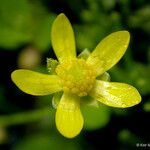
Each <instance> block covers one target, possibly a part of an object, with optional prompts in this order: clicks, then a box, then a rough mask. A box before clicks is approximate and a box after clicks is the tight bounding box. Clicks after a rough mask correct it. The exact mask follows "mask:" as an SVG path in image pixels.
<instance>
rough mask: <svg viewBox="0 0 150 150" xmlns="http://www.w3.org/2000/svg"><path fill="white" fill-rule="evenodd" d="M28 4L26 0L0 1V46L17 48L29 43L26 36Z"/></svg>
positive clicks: (28, 14)
mask: <svg viewBox="0 0 150 150" xmlns="http://www.w3.org/2000/svg"><path fill="white" fill-rule="evenodd" d="M29 12H30V11H29V4H28V2H27V0H21V1H17V0H11V1H9V0H5V1H0V20H1V21H0V33H1V36H0V46H1V47H3V48H6V49H12V48H17V47H18V46H20V45H21V44H24V43H27V42H28V41H30V35H29V34H28V33H29V31H28V27H29V26H28V25H29V24H28V20H29V16H30V13H29Z"/></svg>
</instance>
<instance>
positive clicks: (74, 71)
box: [55, 59, 96, 96]
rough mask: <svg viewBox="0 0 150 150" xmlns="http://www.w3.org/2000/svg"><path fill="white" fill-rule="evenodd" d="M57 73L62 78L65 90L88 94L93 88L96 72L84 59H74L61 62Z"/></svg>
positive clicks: (77, 93)
mask: <svg viewBox="0 0 150 150" xmlns="http://www.w3.org/2000/svg"><path fill="white" fill-rule="evenodd" d="M55 71H56V73H57V75H58V76H59V77H60V78H61V79H62V84H63V90H64V91H65V92H70V93H73V94H76V95H78V96H86V95H87V93H88V92H89V91H90V90H91V89H92V87H93V84H94V82H95V78H96V73H95V71H94V69H93V68H92V66H90V65H88V64H86V62H85V60H83V59H73V60H71V61H66V62H63V63H61V64H59V65H58V66H57V68H56V70H55Z"/></svg>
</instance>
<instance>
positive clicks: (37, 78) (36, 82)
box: [11, 69, 62, 95]
mask: <svg viewBox="0 0 150 150" xmlns="http://www.w3.org/2000/svg"><path fill="white" fill-rule="evenodd" d="M11 78H12V81H13V82H14V83H15V84H16V85H17V86H18V88H19V89H21V90H22V91H23V92H25V93H28V94H31V95H48V94H51V93H55V92H58V91H60V90H62V87H61V85H60V79H59V77H58V76H56V75H46V74H41V73H37V72H34V71H30V70H25V69H19V70H15V71H14V72H12V74H11Z"/></svg>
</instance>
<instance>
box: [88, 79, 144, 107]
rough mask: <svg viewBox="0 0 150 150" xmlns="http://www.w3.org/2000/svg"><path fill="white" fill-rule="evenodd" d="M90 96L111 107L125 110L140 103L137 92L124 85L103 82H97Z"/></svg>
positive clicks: (131, 87)
mask: <svg viewBox="0 0 150 150" xmlns="http://www.w3.org/2000/svg"><path fill="white" fill-rule="evenodd" d="M90 96H92V97H93V98H95V99H97V100H98V101H100V102H102V103H104V104H106V105H108V106H112V107H120V108H126V107H131V106H134V105H136V104H138V103H140V101H141V96H140V94H139V92H138V91H137V90H136V88H134V87H133V86H131V85H128V84H125V83H115V82H105V81H100V80H97V81H96V84H95V86H94V88H93V89H92V91H91V92H90Z"/></svg>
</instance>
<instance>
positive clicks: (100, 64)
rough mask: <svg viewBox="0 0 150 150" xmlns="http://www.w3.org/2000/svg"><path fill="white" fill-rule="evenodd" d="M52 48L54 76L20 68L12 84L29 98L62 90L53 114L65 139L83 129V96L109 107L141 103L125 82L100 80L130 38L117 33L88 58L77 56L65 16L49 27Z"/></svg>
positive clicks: (136, 94)
mask: <svg viewBox="0 0 150 150" xmlns="http://www.w3.org/2000/svg"><path fill="white" fill-rule="evenodd" d="M51 39H52V46H53V49H54V51H55V54H56V56H57V58H58V61H59V63H58V64H57V65H56V68H55V69H54V71H55V74H52V75H48V74H41V73H37V72H33V71H30V70H25V69H19V70H15V71H14V72H13V73H12V74H11V77H12V80H13V82H14V83H15V84H16V85H17V86H18V87H19V88H20V89H21V90H22V91H24V92H26V93H28V94H31V95H48V94H52V93H55V92H60V91H63V95H62V97H61V98H60V101H59V103H58V107H57V111H56V126H57V129H58V130H59V132H60V133H61V134H62V135H64V136H65V137H68V138H73V137H75V136H76V135H78V134H79V133H80V131H81V129H82V127H83V123H84V120H83V117H82V113H81V111H80V100H81V97H82V96H87V95H88V96H90V97H92V98H94V99H96V100H98V101H99V102H101V103H103V104H106V105H108V106H112V107H119V108H125V107H131V106H133V105H136V104H138V103H139V102H140V101H141V97H140V94H139V93H138V91H137V90H136V89H135V88H134V87H132V86H130V85H128V84H124V83H115V82H108V81H103V80H99V76H101V75H103V74H104V73H105V72H106V71H107V70H109V69H110V68H111V67H113V66H114V65H115V64H116V63H117V62H118V61H119V60H120V58H121V57H122V56H123V54H124V53H125V51H126V49H127V47H128V43H129V39H130V35H129V32H128V31H118V32H115V33H112V34H110V35H108V36H107V37H106V38H104V39H103V40H102V41H101V42H100V43H99V44H98V45H97V47H96V48H95V50H94V51H93V52H92V53H91V54H90V55H89V57H88V58H87V59H83V58H79V57H78V58H77V57H76V48H75V39H74V33H73V29H72V26H71V24H70V22H69V20H68V19H67V17H66V16H65V15H64V14H60V15H58V17H57V18H56V20H55V21H54V23H53V26H52V32H51Z"/></svg>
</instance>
